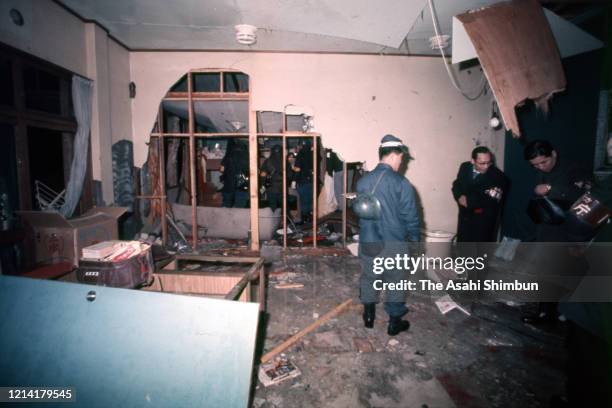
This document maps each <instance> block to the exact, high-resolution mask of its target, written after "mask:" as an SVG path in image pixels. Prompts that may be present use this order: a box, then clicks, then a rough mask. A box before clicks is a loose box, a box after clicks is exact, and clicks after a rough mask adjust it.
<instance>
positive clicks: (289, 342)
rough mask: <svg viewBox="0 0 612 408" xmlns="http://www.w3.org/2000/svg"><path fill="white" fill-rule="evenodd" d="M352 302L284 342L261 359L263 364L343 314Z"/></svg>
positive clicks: (324, 316) (319, 319) (343, 304)
mask: <svg viewBox="0 0 612 408" xmlns="http://www.w3.org/2000/svg"><path fill="white" fill-rule="evenodd" d="M351 302H352V300H351V299H349V300H346V301H344V302H342V303H340V304H339V305H338V306H336V307H335V308H333V309H332V310H330V311H329V312H327V313H326V314H325V315H323V316H321V317H320V318H318V319H317V320H316V321H315V322H313V323H312V324H310V325H309V326H308V327H306V328H304V329H302V330H300V331H299V332H297V333H296V334H294V335H293V336H291V337H289V338H288V339H287V340H285V341H284V342H282V343H281V344H279V345H278V346H276V347H274V348H273V349H272V350H271V351H269V352H268V353H266V354H264V355H263V357H261V362H262V363H265V362H266V361H268V360H270V359H271V358H273V357H274V356H276V355H277V354H279V353H282V352H283V351H285V350H286V349H287V348H289V347H291V346H292V345H293V344H295V343H296V342H297V341H298V340H300V339H301V338H302V337H304V336H305V335H307V334H308V333H310V332H311V331H313V330H314V329H316V328H317V327H319V326H321V325H322V324H323V323H325V322H327V321H328V320H329V319H331V318H333V317H335V316H336V315H338V314H340V312H342V311H343V310H344V309H346V308H347V307H348V306H349V305H350V304H351Z"/></svg>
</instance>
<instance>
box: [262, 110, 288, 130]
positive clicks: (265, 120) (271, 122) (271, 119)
mask: <svg viewBox="0 0 612 408" xmlns="http://www.w3.org/2000/svg"><path fill="white" fill-rule="evenodd" d="M282 131H283V114H282V113H281V112H272V111H258V112H257V133H281V132H282Z"/></svg>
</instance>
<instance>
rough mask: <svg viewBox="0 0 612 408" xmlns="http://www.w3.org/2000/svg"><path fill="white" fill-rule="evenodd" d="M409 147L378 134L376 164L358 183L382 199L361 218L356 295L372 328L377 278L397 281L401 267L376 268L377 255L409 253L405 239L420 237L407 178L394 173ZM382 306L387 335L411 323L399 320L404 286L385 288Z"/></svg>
mask: <svg viewBox="0 0 612 408" xmlns="http://www.w3.org/2000/svg"><path fill="white" fill-rule="evenodd" d="M404 156H407V157H406V158H408V157H409V156H408V148H407V147H406V146H405V145H404V144H403V143H402V141H401V140H400V139H398V138H397V137H395V136H393V135H386V136H385V137H383V138H382V140H381V144H380V147H379V148H378V157H379V159H380V163H378V165H377V166H376V168H375V169H374V170H372V171H371V172H369V173H368V174H366V175H365V176H363V177H362V178H361V179H360V180H359V182H358V183H357V193H358V194H373V195H374V196H375V197H376V199H378V201H379V202H380V208H381V213H380V215H379V216H378V217H377V218H376V219H365V218H363V217H362V218H360V219H359V227H360V231H359V257H360V258H361V264H362V273H361V278H360V299H361V303H363V305H364V313H363V321H364V324H365V327H367V328H372V327H374V318H375V314H376V304H377V303H378V295H379V293H378V292H379V290H377V289H376V288H375V285H376V282H379V283H380V282H381V281H382V282H385V283H400V282H401V281H402V278H403V276H404V275H405V271H403V270H400V269H396V268H385V270H384V272H382V273H380V274H377V273H375V272H374V268H373V267H374V259H375V258H383V257H386V258H392V257H395V256H396V255H398V254H400V255H403V254H408V244H407V241H412V242H418V241H419V239H420V227H421V221H420V218H419V214H418V211H417V204H416V194H415V191H414V188H413V187H412V185H411V184H410V182H409V181H408V180H407V179H406V178H405V177H404V176H402V175H400V174H399V173H397V171H398V170H399V168H400V165H401V164H402V159H403V158H404ZM385 311H386V312H387V314H388V315H389V325H388V327H387V334H389V335H390V336H395V335H397V334H399V333H401V332H403V331H406V330H408V328H409V327H410V323H409V322H408V321H407V320H402V316H404V315H405V314H406V313H407V312H408V309H407V308H406V290H388V291H386V297H385Z"/></svg>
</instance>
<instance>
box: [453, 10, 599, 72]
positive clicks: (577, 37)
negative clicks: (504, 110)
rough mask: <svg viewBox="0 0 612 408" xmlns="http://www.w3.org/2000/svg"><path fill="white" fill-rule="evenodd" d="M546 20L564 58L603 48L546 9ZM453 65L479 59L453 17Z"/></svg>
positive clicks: (460, 25)
mask: <svg viewBox="0 0 612 408" xmlns="http://www.w3.org/2000/svg"><path fill="white" fill-rule="evenodd" d="M544 15H545V16H546V20H547V21H548V23H549V24H550V28H551V30H552V33H553V36H554V37H555V41H556V43H557V47H559V53H560V54H561V57H562V58H566V57H571V56H573V55H577V54H581V53H584V52H589V51H593V50H596V49H598V48H601V47H603V42H601V41H599V40H598V39H597V38H595V37H593V36H592V35H591V34H589V33H587V32H586V31H584V30H582V29H581V28H579V27H577V26H575V25H574V24H572V23H570V22H569V21H567V20H565V19H563V18H561V17H559V16H558V15H556V14H555V13H553V12H552V11H550V10H547V9H544ZM452 38H453V64H457V63H459V62H463V61H467V60H470V59H473V58H477V57H478V56H477V55H476V50H475V49H474V45H472V42H471V41H470V40H469V37H468V35H467V33H466V32H465V28H464V27H463V24H461V22H460V21H459V20H458V19H457V18H456V17H453V35H452Z"/></svg>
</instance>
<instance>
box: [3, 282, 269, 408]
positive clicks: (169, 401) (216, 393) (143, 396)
mask: <svg viewBox="0 0 612 408" xmlns="http://www.w3.org/2000/svg"><path fill="white" fill-rule="evenodd" d="M90 291H95V292H96V299H95V300H94V301H93V302H90V301H88V300H87V299H86V296H87V294H88V292H90ZM258 316H259V309H258V304H256V303H243V302H232V301H227V300H217V299H208V298H203V297H197V296H181V295H173V294H167V293H155V292H145V291H139V290H128V289H116V288H110V287H101V286H90V285H82V284H75V283H67V282H57V281H45V280H37V279H28V278H21V277H13V276H0V332H1V333H2V335H1V336H0V384H2V385H3V386H21V387H27V386H47V387H51V386H64V387H67V386H69V387H73V388H74V389H75V390H76V402H75V403H71V404H69V405H70V406H75V407H87V408H90V407H103V408H107V407H141V406H147V407H164V408H165V407H178V406H182V407H187V406H200V407H201V406H213V407H246V406H247V405H248V401H249V390H250V386H251V371H252V367H253V355H254V350H255V337H256V330H257V320H258ZM43 405H44V404H43Z"/></svg>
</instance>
